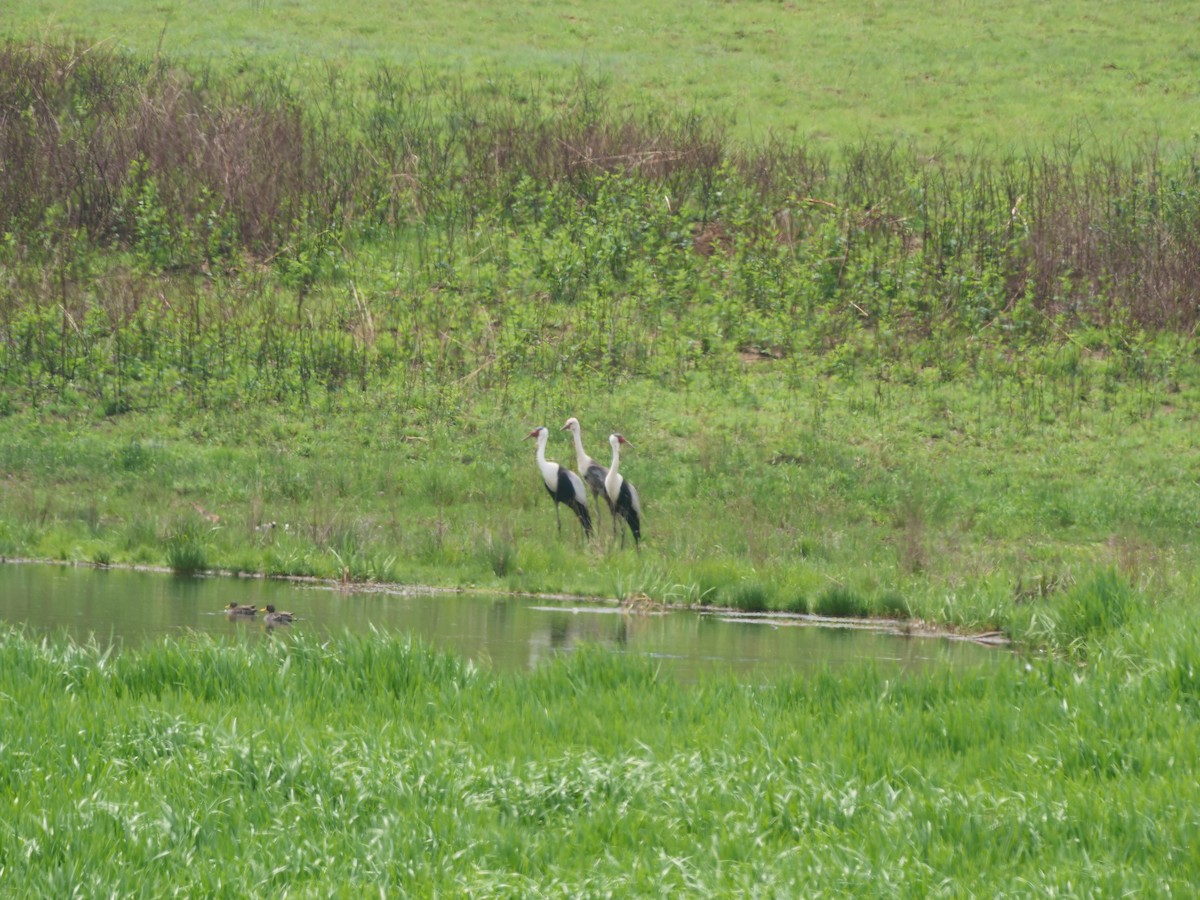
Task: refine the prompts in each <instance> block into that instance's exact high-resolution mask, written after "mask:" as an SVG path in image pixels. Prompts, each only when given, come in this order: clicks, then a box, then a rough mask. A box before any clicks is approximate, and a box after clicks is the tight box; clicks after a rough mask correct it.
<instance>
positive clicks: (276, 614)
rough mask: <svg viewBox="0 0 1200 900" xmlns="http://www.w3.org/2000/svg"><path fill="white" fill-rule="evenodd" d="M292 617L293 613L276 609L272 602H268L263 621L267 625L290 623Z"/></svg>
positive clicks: (293, 616)
mask: <svg viewBox="0 0 1200 900" xmlns="http://www.w3.org/2000/svg"><path fill="white" fill-rule="evenodd" d="M294 618H296V615H295V613H290V612H284V611H283V610H276V609H275V607H274V606H273V605H272V604H270V603H268V604H267V616H266V618H265V619H264V620H263V621H265V622H266V623H267V624H268V625H291V624H292V619H294Z"/></svg>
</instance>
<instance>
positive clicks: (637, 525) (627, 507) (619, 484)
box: [604, 434, 642, 551]
mask: <svg viewBox="0 0 1200 900" xmlns="http://www.w3.org/2000/svg"><path fill="white" fill-rule="evenodd" d="M608 443H609V444H610V445H611V446H612V464H611V465H610V466H609V467H608V475H607V476H606V477H605V479H604V491H605V494H607V496H608V502H609V503H610V504H611V505H612V510H613V513H614V516H620V517H621V518H622V519H624V520H625V522H626V524H628V525H629V530H630V531H632V532H633V542H634V546H635V547H636V548H637V549H638V550H639V551H640V550H641V549H642V504H641V503H640V502H639V501H638V495H637V489H636V488H634V486H633V485H632V484H630V483H629V481H628V480H627V479H625V478H623V477H622V476H621V473H620V472H618V471H617V467H618V466H619V465H620V464H621V445H622V444H629V441H627V440H625V438H624V437H622V436H621V435H619V434H610V435H609V436H608ZM629 446H630V447H631V448H632V447H633V444H629ZM621 546H622V547H624V546H625V531H624V530H622V531H621Z"/></svg>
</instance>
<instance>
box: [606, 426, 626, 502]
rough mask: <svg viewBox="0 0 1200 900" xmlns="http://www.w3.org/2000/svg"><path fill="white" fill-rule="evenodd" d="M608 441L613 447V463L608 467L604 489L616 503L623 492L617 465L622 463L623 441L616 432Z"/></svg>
mask: <svg viewBox="0 0 1200 900" xmlns="http://www.w3.org/2000/svg"><path fill="white" fill-rule="evenodd" d="M608 443H609V445H610V446H611V447H612V452H613V454H612V465H611V466H609V467H608V474H607V475H606V476H605V477H604V490H605V491H606V492H607V493H608V497H609V499H610V500H612V501H613V502H614V503H616V502H617V497H618V495H619V494H620V493H621V482H622V481H623V479H622V478H621V475H620V473H619V472H618V471H617V466H618V465H620V463H621V441H620V439H619V438H618V437H617V436H616V435H615V434H614V435H610V436H609V438H608Z"/></svg>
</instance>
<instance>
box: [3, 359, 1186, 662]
mask: <svg viewBox="0 0 1200 900" xmlns="http://www.w3.org/2000/svg"><path fill="white" fill-rule="evenodd" d="M1064 365H1068V366H1076V367H1077V370H1076V372H1075V374H1074V375H1072V376H1070V377H1066V376H1063V375H1062V374H1061V369H1062V367H1063V366H1064ZM822 366H823V363H821V362H819V361H818V362H813V363H809V364H806V365H805V366H804V367H800V366H798V365H796V364H792V365H787V364H783V363H777V362H755V363H749V364H746V366H745V370H744V371H731V372H730V373H728V375H727V376H725V377H724V378H722V379H721V380H720V381H717V382H712V381H710V380H709V379H707V378H703V377H700V376H696V377H695V378H693V379H689V382H690V384H689V386H688V387H685V388H678V389H666V388H663V387H660V386H657V385H654V384H644V383H633V384H629V385H624V386H621V387H618V388H616V389H615V390H614V391H613V392H612V393H611V394H610V395H609V396H607V397H605V398H604V400H603V402H602V403H597V401H596V400H594V399H589V398H585V397H583V396H575V397H574V399H571V394H570V390H569V383H568V382H566V381H565V380H563V381H550V382H548V383H543V384H541V385H538V386H534V385H527V386H526V387H524V388H523V389H522V390H521V391H517V390H516V389H514V390H513V392H511V393H510V395H509V396H508V397H507V398H505V397H503V396H501V395H498V394H496V393H494V392H479V393H477V394H474V395H473V396H472V397H471V398H470V399H467V398H465V397H464V398H461V399H460V400H458V401H457V402H456V403H455V405H454V406H453V409H452V410H447V411H446V422H445V423H439V424H433V425H431V424H430V423H429V421H428V419H427V416H428V413H427V412H426V411H421V412H418V413H416V414H414V413H412V412H406V411H405V409H404V406H403V404H404V399H403V398H398V397H393V396H392V395H390V394H387V393H383V394H381V393H378V392H371V393H368V394H365V395H362V396H358V397H356V395H354V394H353V393H351V394H348V395H346V396H339V397H338V398H337V399H336V400H333V399H330V400H328V401H326V402H325V403H324V404H322V405H320V406H318V407H317V408H314V409H312V410H310V412H309V413H308V414H307V415H305V416H303V417H297V416H294V415H291V414H288V413H286V412H284V411H281V410H279V409H277V408H274V407H266V408H250V407H247V408H244V409H241V410H239V411H238V412H237V413H236V414H230V413H204V412H197V413H194V414H192V415H189V416H186V417H183V418H179V417H177V416H176V415H175V414H174V413H166V412H164V413H157V414H155V413H144V414H138V415H134V414H127V415H122V416H116V417H103V416H98V417H97V416H92V415H83V414H74V415H71V416H66V417H63V416H61V415H54V414H47V413H44V412H43V413H33V412H29V413H13V414H11V415H10V416H8V417H7V419H6V420H5V421H6V427H7V434H6V438H5V440H4V442H3V446H2V447H0V453H2V456H0V465H2V466H3V469H4V471H5V472H6V473H7V477H6V479H5V481H4V483H3V487H2V489H0V515H2V521H3V523H4V525H3V530H2V531H0V537H2V552H3V553H4V554H5V555H9V556H38V557H48V558H56V559H69V560H76V561H81V562H95V563H106V564H107V563H150V564H155V565H168V566H172V567H174V568H175V569H176V570H177V571H182V572H187V571H195V570H200V569H206V568H223V569H233V570H236V571H249V572H266V573H268V574H304V575H318V576H323V577H329V578H342V577H346V578H349V579H351V580H356V581H365V580H374V581H389V582H428V583H435V584H448V585H455V584H459V585H477V586H482V587H494V588H497V589H501V590H510V589H511V590H535V591H554V592H563V591H565V592H572V593H579V594H591V595H601V596H617V597H622V598H635V597H640V596H643V595H645V596H649V597H651V598H653V599H655V600H660V601H667V602H680V603H711V604H721V605H735V606H742V607H746V608H776V609H788V610H799V611H813V612H819V613H831V614H835V615H836V614H841V615H855V614H874V615H889V616H901V617H916V618H922V619H929V620H935V621H938V622H943V623H951V624H958V625H962V626H964V627H969V628H974V629H991V628H1004V629H1006V630H1008V631H1010V633H1013V634H1015V635H1017V636H1023V635H1026V634H1027V633H1029V632H1030V630H1031V629H1032V630H1034V631H1038V630H1039V629H1041V630H1043V631H1044V630H1045V629H1046V628H1048V627H1049V625H1048V624H1047V623H1050V622H1053V621H1056V620H1057V618H1056V617H1058V616H1059V615H1060V614H1061V613H1062V611H1063V610H1064V609H1066V608H1067V607H1068V606H1069V605H1070V604H1071V603H1073V602H1076V601H1077V599H1078V598H1077V596H1076V595H1077V594H1078V593H1079V592H1080V591H1084V592H1086V591H1087V590H1089V585H1090V584H1091V583H1092V581H1093V580H1094V578H1095V577H1096V575H1097V573H1113V574H1114V575H1115V577H1117V579H1118V580H1119V582H1120V584H1121V588H1120V592H1121V597H1120V601H1119V602H1120V604H1121V605H1122V606H1126V605H1129V606H1132V607H1136V609H1137V610H1138V615H1137V617H1138V618H1140V617H1141V616H1143V615H1149V614H1150V613H1151V611H1152V610H1154V609H1156V608H1159V607H1162V606H1167V607H1176V606H1179V607H1182V606H1186V605H1187V604H1190V598H1191V597H1192V596H1194V591H1195V588H1196V579H1197V575H1198V573H1200V562H1198V560H1197V559H1196V555H1195V552H1194V543H1193V542H1192V540H1191V534H1192V531H1193V529H1194V527H1195V521H1196V500H1195V497H1194V476H1193V475H1192V474H1191V473H1192V472H1193V471H1194V466H1195V463H1196V456H1195V454H1196V451H1195V448H1194V446H1192V443H1191V441H1190V437H1189V436H1190V435H1191V434H1192V433H1193V432H1194V428H1195V414H1194V408H1195V407H1194V399H1193V398H1192V393H1193V390H1194V389H1193V388H1191V387H1187V388H1184V387H1178V386H1175V387H1171V388H1169V389H1168V388H1167V387H1165V386H1164V385H1163V384H1162V383H1161V382H1160V381H1159V380H1158V379H1156V378H1145V379H1143V378H1140V377H1137V378H1120V377H1117V376H1116V374H1115V373H1114V369H1118V370H1119V368H1120V366H1121V364H1120V363H1118V362H1116V361H1115V360H1113V359H1102V358H1092V357H1089V356H1079V355H1078V354H1077V353H1075V351H1073V350H1069V349H1064V350H1060V351H1057V352H1056V353H1054V354H1050V355H1047V356H1045V357H1041V358H1038V359H1036V360H1035V359H1033V358H1031V357H1026V358H1023V359H1022V360H1020V361H1015V362H1011V363H1008V364H1005V363H1004V362H1003V360H1002V359H999V358H997V359H995V360H993V365H989V366H986V367H981V368H980V369H979V371H977V372H976V373H974V374H972V375H967V374H962V375H960V376H959V377H957V378H955V379H953V380H950V381H944V380H942V379H941V378H940V377H939V374H938V371H937V370H936V369H918V370H915V371H913V372H911V373H909V377H897V373H894V372H872V371H856V372H855V373H854V374H853V376H851V377H839V376H836V375H830V374H828V373H826V372H824V371H823V370H822ZM1191 366H1192V364H1191V363H1187V364H1186V365H1184V366H1183V367H1181V368H1177V369H1175V370H1174V371H1175V373H1176V376H1177V377H1179V378H1181V379H1182V381H1183V383H1185V384H1190V383H1191V382H1192V380H1193V373H1194V370H1193V368H1191ZM780 369H782V370H785V371H779V370H780ZM1110 379H1111V380H1110ZM1171 384H1172V385H1174V384H1175V382H1173V381H1172V382H1171ZM543 389H548V391H549V393H547V394H545V395H543V394H542V390H543ZM613 409H620V410H622V413H621V416H620V418H618V417H617V416H616V415H614V413H613ZM569 413H575V414H577V415H579V416H580V418H581V419H582V421H583V422H584V423H585V428H586V429H587V432H586V433H587V439H588V443H589V445H590V447H591V450H592V452H593V453H594V454H596V455H597V456H600V455H602V454H601V450H602V449H607V448H606V446H605V443H604V440H603V438H604V437H605V436H606V435H607V433H608V432H609V431H611V430H616V429H620V430H622V431H623V433H625V434H626V435H627V436H628V437H629V438H630V439H631V440H632V441H634V444H635V448H634V449H633V450H632V451H627V453H626V457H625V459H624V460H623V467H624V471H625V472H626V474H627V475H628V477H629V478H630V479H631V480H633V482H634V483H635V484H636V485H637V486H638V487H639V490H640V491H641V494H642V497H643V501H644V505H645V513H646V516H645V518H646V524H645V529H646V542H645V546H644V547H643V550H642V552H641V553H640V554H635V553H634V552H633V551H632V548H631V547H630V548H629V549H627V550H626V551H624V552H622V551H621V550H619V549H618V548H616V547H615V546H614V545H613V544H612V542H611V539H610V537H609V536H608V535H609V528H608V521H607V519H606V520H605V521H604V523H603V525H602V527H601V528H600V529H599V537H598V539H597V540H596V541H594V542H592V543H590V544H584V543H583V542H582V541H581V540H580V538H579V535H578V531H577V529H575V528H574V526H573V524H571V523H570V522H568V524H567V527H566V528H565V529H564V532H563V535H562V537H559V535H558V534H557V533H556V530H555V524H554V516H553V513H552V508H551V504H550V502H549V499H548V498H547V497H546V496H545V493H544V489H543V488H542V486H541V482H540V476H539V475H538V474H537V470H536V467H535V465H534V461H533V446H532V442H531V441H527V440H524V436H525V434H526V432H527V431H528V429H529V428H530V427H531V426H532V425H533V424H538V423H539V422H546V423H547V424H549V425H552V426H556V427H557V426H561V424H562V420H563V419H565V417H566V415H567V414H569ZM550 455H551V457H552V458H553V457H557V458H558V459H561V460H564V461H568V460H570V459H571V450H570V444H569V442H568V440H567V436H566V435H565V434H557V435H556V436H555V439H554V442H553V444H552V445H551V454H550ZM1076 637H1078V634H1077V633H1075V631H1074V630H1073V629H1071V628H1066V629H1065V631H1064V632H1063V634H1062V635H1061V636H1060V637H1059V638H1058V639H1056V640H1057V641H1058V642H1060V643H1062V644H1064V645H1065V644H1068V643H1069V642H1070V641H1072V640H1074V639H1075V638H1076ZM1038 639H1039V640H1046V639H1049V638H1048V637H1047V636H1046V635H1045V634H1041V636H1040V637H1039V638H1038Z"/></svg>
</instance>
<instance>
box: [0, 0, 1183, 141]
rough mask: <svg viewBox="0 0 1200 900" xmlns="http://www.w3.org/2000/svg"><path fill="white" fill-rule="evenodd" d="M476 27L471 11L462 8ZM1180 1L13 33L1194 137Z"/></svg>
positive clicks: (852, 135)
mask: <svg viewBox="0 0 1200 900" xmlns="http://www.w3.org/2000/svg"><path fill="white" fill-rule="evenodd" d="M468 21H469V22H471V23H472V26H471V27H469V28H464V27H463V26H462V23H463V22H468ZM1191 25H1192V9H1191V6H1190V4H1188V3H1185V2H1180V0H1174V2H1168V3H1146V2H1138V3H1126V4H1104V5H1103V6H1098V5H1097V4H1095V3H1088V2H1083V0H1075V2H1068V3H1056V4H1053V5H1052V6H1047V5H1046V4H1039V3H1032V2H1021V3H999V2H988V3H972V4H945V3H936V2H932V0H922V2H916V3H906V4H904V5H903V6H899V7H892V6H889V5H880V4H877V3H867V2H861V0H857V2H848V3H842V2H820V3H781V2H772V0H754V2H747V3H720V2H686V3H676V4H670V5H662V4H644V3H633V2H624V3H617V4H611V3H610V4H597V3H588V2H579V0H575V2H570V3H567V4H552V5H551V4H525V5H522V6H521V7H520V8H516V9H513V8H510V7H507V6H504V7H502V6H500V5H497V4H495V3H488V2H472V3H460V4H444V3H428V2H425V3H405V4H403V5H402V6H401V7H399V8H388V9H386V10H385V9H383V8H381V7H379V6H378V5H376V4H371V3H363V2H357V0H348V2H345V3H339V4H336V5H328V4H309V5H296V4H287V3H272V2H263V3H254V2H216V3H213V4H209V5H207V6H205V7H204V9H203V10H196V9H194V8H192V7H190V6H188V7H186V8H185V7H182V6H180V5H179V4H177V3H166V4H158V5H155V6H153V7H147V6H145V5H142V4H131V3H97V2H85V0H72V2H69V3H65V4H63V3H47V2H44V0H36V2H33V0H21V2H18V3H16V4H15V5H14V6H13V7H12V8H11V9H10V10H9V14H8V15H7V16H6V17H5V22H4V24H3V26H0V27H2V28H3V29H4V31H5V32H6V33H8V34H13V35H18V36H21V37H26V36H38V37H42V36H62V35H68V36H74V35H83V36H85V37H86V38H88V39H90V40H94V41H100V42H107V43H110V44H115V45H118V46H122V47H130V48H132V49H134V50H136V51H138V52H139V53H141V54H143V55H152V54H154V53H157V52H162V53H164V54H166V55H168V56H170V57H176V58H181V59H184V60H187V61H190V62H204V63H207V62H213V63H215V64H217V65H218V66H220V67H221V68H223V69H226V70H239V69H244V68H246V67H248V66H249V67H255V66H262V65H269V66H273V67H275V68H277V69H278V70H279V71H280V72H281V73H282V74H281V78H282V80H284V81H285V82H288V83H291V84H293V85H296V86H299V87H300V88H301V89H302V90H310V91H312V92H314V93H315V94H317V95H318V96H320V95H321V93H322V91H323V90H324V89H325V88H326V87H327V86H329V85H331V84H333V83H335V82H337V81H338V80H339V79H342V78H343V77H344V74H345V73H349V75H350V76H351V77H353V76H354V75H355V74H358V73H360V72H361V71H362V70H363V69H365V68H369V67H370V66H372V65H374V64H376V63H385V64H389V65H392V66H403V67H412V68H416V69H419V70H421V71H423V72H426V73H429V74H433V75H438V74H442V73H446V72H450V73H455V74H457V75H461V76H462V77H463V78H464V79H465V80H466V81H467V82H468V83H469V84H479V83H487V82H488V81H489V80H491V81H496V80H503V79H506V78H510V77H512V78H516V79H517V80H519V81H521V82H525V83H526V84H533V83H534V82H536V81H539V80H548V81H561V80H563V78H564V75H565V74H566V73H569V72H570V71H572V70H574V69H576V68H578V67H584V68H586V69H588V70H590V71H592V72H594V73H595V74H597V75H599V76H601V77H603V78H604V79H606V80H607V81H609V82H610V83H611V84H612V85H613V86H614V88H615V89H616V91H617V92H618V93H619V94H620V95H621V96H622V97H624V98H627V99H626V101H625V102H626V103H628V104H630V105H632V106H638V105H640V104H643V103H646V102H651V103H654V104H656V105H659V106H671V107H676V108H685V109H693V108H694V109H699V110H702V111H704V112H705V113H706V114H710V115H714V116H716V117H718V118H721V119H723V120H726V121H729V122H730V123H732V125H733V126H734V129H735V131H736V132H737V133H738V134H739V135H741V136H743V137H745V138H747V139H751V140H755V141H761V140H762V139H764V138H765V137H766V136H767V134H768V133H771V132H773V133H776V134H779V135H785V136H788V137H793V136H794V137H800V138H802V139H805V140H809V141H815V142H818V143H821V142H828V143H831V144H834V145H841V144H842V143H843V142H845V141H848V140H855V139H857V138H859V137H861V136H862V135H864V134H874V135H876V136H880V137H883V138H887V139H899V140H901V141H908V140H913V141H916V142H918V143H920V144H923V145H925V146H926V147H929V148H942V149H950V150H951V152H953V149H954V148H971V147H974V146H976V145H991V146H993V147H996V146H998V147H1006V148H1011V147H1012V146H1014V145H1015V146H1026V145H1034V146H1045V145H1046V144H1047V143H1048V142H1050V141H1052V140H1054V139H1055V138H1061V137H1064V136H1067V135H1069V136H1071V137H1073V138H1080V139H1083V140H1085V141H1089V140H1093V139H1094V140H1096V141H1098V142H1099V143H1101V144H1104V145H1108V144H1111V143H1114V142H1116V143H1120V142H1125V141H1132V142H1138V141H1141V140H1144V139H1146V138H1158V137H1161V138H1163V139H1164V140H1166V141H1168V142H1171V143H1178V142H1190V141H1193V140H1194V138H1195V134H1196V130H1195V126H1194V124H1192V123H1194V122H1195V121H1196V119H1197V113H1198V112H1200V98H1198V96H1197V92H1196V88H1195V83H1194V78H1193V73H1194V70H1195V67H1196V56H1197V52H1196V50H1195V49H1194V48H1193V47H1191V46H1190V45H1189V42H1188V40H1189V39H1188V35H1189V34H1190V28H1191Z"/></svg>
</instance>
